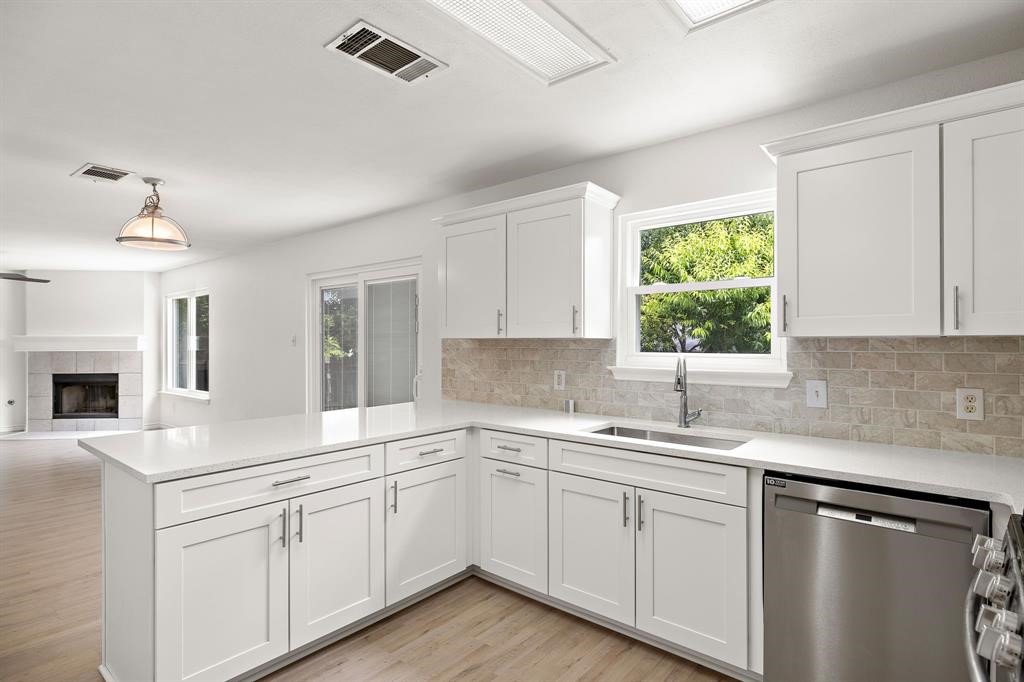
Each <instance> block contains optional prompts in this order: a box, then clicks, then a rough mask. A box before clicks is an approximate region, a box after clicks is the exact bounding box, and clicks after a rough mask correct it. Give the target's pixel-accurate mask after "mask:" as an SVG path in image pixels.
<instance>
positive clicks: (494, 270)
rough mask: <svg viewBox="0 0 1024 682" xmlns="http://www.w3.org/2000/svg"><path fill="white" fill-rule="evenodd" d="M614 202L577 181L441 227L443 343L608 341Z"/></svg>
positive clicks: (450, 219) (455, 216)
mask: <svg viewBox="0 0 1024 682" xmlns="http://www.w3.org/2000/svg"><path fill="white" fill-rule="evenodd" d="M618 200H619V197H618V196H617V195H615V194H612V193H611V192H608V191H607V190H604V189H602V188H600V187H598V186H597V185H594V184H592V183H589V182H584V183H580V184H577V185H570V186H568V187H561V188H559V189H554V190H549V191H546V192H539V193H537V194H530V195H528V196H524V197H518V198H515V199H510V200H507V201H502V202H498V203H494V204H488V205H486V206H480V207H477V208H472V209H467V210H464V211H458V212H457V213H452V214H449V215H446V216H444V217H442V218H439V219H438V220H439V222H440V223H441V224H442V225H443V226H444V227H442V230H441V234H442V241H443V247H442V261H443V262H442V267H441V291H442V294H441V298H442V307H443V311H442V319H443V323H442V326H443V329H442V335H443V336H444V337H446V338H460V337H463V338H494V337H502V336H507V337H509V338H573V337H579V338H610V337H611V335H612V329H611V301H612V210H613V209H614V208H615V205H616V204H617V203H618ZM499 280H500V281H499Z"/></svg>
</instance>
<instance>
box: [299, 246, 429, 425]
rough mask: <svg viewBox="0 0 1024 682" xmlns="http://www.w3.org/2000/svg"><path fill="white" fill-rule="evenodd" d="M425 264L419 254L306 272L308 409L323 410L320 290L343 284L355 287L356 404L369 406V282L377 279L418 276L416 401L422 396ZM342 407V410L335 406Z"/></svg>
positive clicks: (383, 280) (388, 279)
mask: <svg viewBox="0 0 1024 682" xmlns="http://www.w3.org/2000/svg"><path fill="white" fill-rule="evenodd" d="M422 271H423V268H422V263H421V261H420V259H419V258H410V259H406V260H401V261H389V262H385V263H373V264H370V265H363V266H358V267H353V268H345V269H341V270H332V271H329V272H316V273H311V274H309V275H307V279H308V280H309V304H308V307H307V312H306V332H307V333H306V338H307V339H308V342H307V344H306V367H307V371H306V387H307V391H306V412H307V413H316V412H321V411H322V409H323V408H322V406H321V402H320V401H321V398H322V396H321V389H322V387H321V375H320V372H321V370H322V365H323V361H322V358H321V349H320V333H321V329H320V325H321V323H322V320H321V319H320V295H321V294H320V292H321V291H322V290H323V289H333V288H335V287H342V286H355V287H356V301H357V304H356V310H357V312H356V325H357V326H358V339H359V345H358V346H357V347H356V374H357V375H358V377H359V381H358V385H357V387H356V407H355V408H349V409H358V410H360V411H365V410H366V409H367V408H366V379H367V375H366V352H365V349H366V331H367V330H366V286H367V285H368V284H373V283H375V282H393V281H396V280H402V279H415V280H416V304H415V321H416V364H417V367H416V374H415V375H414V376H413V404H415V403H416V402H417V401H418V400H419V383H420V380H421V378H422V376H423V334H422V333H421V327H420V319H421V317H420V306H421V305H422V301H423V295H422V291H421V289H422V286H423V272H422ZM332 411H340V410H332Z"/></svg>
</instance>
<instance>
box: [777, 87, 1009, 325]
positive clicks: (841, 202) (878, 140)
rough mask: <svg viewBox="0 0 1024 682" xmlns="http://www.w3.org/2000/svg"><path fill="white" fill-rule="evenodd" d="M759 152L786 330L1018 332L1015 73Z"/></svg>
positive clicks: (781, 322)
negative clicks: (770, 190) (772, 193)
mask: <svg viewBox="0 0 1024 682" xmlns="http://www.w3.org/2000/svg"><path fill="white" fill-rule="evenodd" d="M764 149H765V151H767V152H768V153H769V154H770V155H772V156H773V157H775V158H777V161H778V181H779V184H778V212H777V215H776V223H777V246H776V249H777V258H776V269H777V276H778V282H779V286H778V293H779V300H778V302H777V304H776V307H775V311H776V315H777V316H778V318H777V319H778V329H779V331H780V333H782V334H783V335H784V336H874V335H891V336H913V335H922V336H936V335H939V334H1021V333H1024V82H1017V83H1009V84H1007V85H1003V86H999V87H995V88H990V89H988V90H981V91H978V92H973V93H969V94H966V95H961V96H959V97H952V98H949V99H945V100H940V101H937V102H929V103H927V104H921V105H919V106H915V107H910V108H908V109H901V110H899V111H893V112H889V113H886V114H881V115H878V116H871V117H868V118H864V119H860V120H857V121H851V122H849V123H843V124H840V125H836V126H830V127H828V128H821V129H819V130H812V131H810V132H807V133H801V134H800V135H794V136H792V137H789V138H786V139H783V140H778V141H776V142H772V143H770V144H767V145H765V146H764Z"/></svg>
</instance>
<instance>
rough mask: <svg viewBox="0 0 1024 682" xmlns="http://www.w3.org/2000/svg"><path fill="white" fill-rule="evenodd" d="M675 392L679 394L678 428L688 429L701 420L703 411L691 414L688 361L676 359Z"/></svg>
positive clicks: (695, 411)
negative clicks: (688, 399)
mask: <svg viewBox="0 0 1024 682" xmlns="http://www.w3.org/2000/svg"><path fill="white" fill-rule="evenodd" d="M673 390H675V392H676V393H678V394H679V422H678V423H677V424H676V426H678V427H680V428H683V429H688V428H690V422H695V421H697V420H698V419H700V414H701V410H694V411H693V412H690V410H689V408H688V407H687V405H688V403H687V393H688V391H687V387H686V360H684V359H683V358H677V359H676V381H675V385H674V386H673Z"/></svg>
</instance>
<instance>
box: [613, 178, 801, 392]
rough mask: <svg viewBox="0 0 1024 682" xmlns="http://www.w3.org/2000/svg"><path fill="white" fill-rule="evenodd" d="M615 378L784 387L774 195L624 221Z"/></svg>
mask: <svg viewBox="0 0 1024 682" xmlns="http://www.w3.org/2000/svg"><path fill="white" fill-rule="evenodd" d="M619 253H620V262H619V271H618V273H619V299H620V306H619V324H618V333H617V360H616V365H617V366H616V367H614V368H613V372H614V373H615V376H616V377H617V378H624V379H644V380H653V381H659V380H670V379H671V377H672V376H673V370H674V368H675V365H676V361H677V359H678V358H680V357H683V358H686V360H687V365H688V369H689V370H690V380H691V381H693V382H694V383H720V384H733V385H751V386H785V385H786V384H787V383H788V381H789V378H790V374H789V373H788V372H787V371H786V366H785V352H784V348H783V342H782V341H781V340H780V339H778V338H777V336H776V334H775V324H774V316H773V314H772V310H773V303H774V302H775V288H776V287H775V192H774V191H773V190H771V191H764V192H752V193H749V194H742V195H736V196H730V197H723V198H720V199H713V200H709V201H701V202H697V203H692V204H685V205H681V206H672V207H669V208H664V209H658V210H654V211H644V212H642V213H633V214H629V215H625V216H623V217H622V218H621V219H620V224H619Z"/></svg>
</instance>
